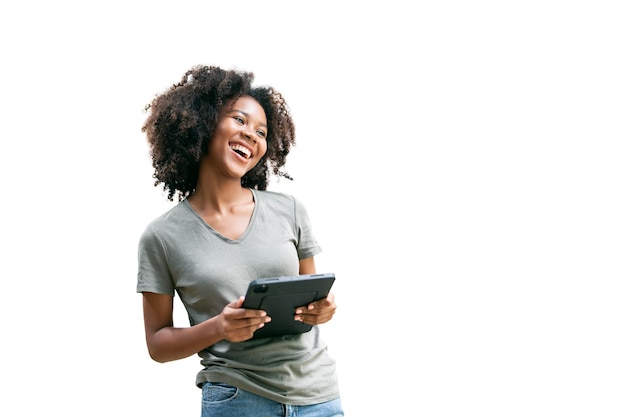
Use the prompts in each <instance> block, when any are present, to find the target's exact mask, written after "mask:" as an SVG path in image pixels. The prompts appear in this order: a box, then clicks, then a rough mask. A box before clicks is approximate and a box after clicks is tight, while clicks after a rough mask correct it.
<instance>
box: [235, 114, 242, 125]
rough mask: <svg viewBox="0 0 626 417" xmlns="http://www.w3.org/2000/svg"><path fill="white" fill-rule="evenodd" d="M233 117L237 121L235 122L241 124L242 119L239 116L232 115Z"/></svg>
mask: <svg viewBox="0 0 626 417" xmlns="http://www.w3.org/2000/svg"><path fill="white" fill-rule="evenodd" d="M233 119H235V120H236V121H237V123H240V124H243V119H242V118H241V117H239V116H233Z"/></svg>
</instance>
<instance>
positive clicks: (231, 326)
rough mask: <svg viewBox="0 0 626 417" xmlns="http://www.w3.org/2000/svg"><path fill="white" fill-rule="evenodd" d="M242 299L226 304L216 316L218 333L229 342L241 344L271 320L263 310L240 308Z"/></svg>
mask: <svg viewBox="0 0 626 417" xmlns="http://www.w3.org/2000/svg"><path fill="white" fill-rule="evenodd" d="M243 300H244V297H239V299H238V300H235V301H233V302H231V303H230V304H228V305H227V306H226V307H224V309H223V310H222V313H221V314H220V315H219V316H218V326H219V327H220V333H221V334H222V335H223V337H224V339H225V340H228V341H229V342H243V341H244V340H248V339H250V338H251V337H252V336H253V335H254V332H255V331H257V330H259V329H260V328H261V327H263V326H265V323H269V322H270V321H271V320H272V319H271V317H269V316H268V315H267V313H266V312H265V311H263V310H253V309H249V308H242V307H241V306H242V305H243Z"/></svg>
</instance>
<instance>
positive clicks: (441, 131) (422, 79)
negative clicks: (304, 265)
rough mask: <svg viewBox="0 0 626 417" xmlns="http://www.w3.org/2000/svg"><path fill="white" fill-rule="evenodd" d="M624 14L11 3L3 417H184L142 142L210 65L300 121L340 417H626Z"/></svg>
mask: <svg viewBox="0 0 626 417" xmlns="http://www.w3.org/2000/svg"><path fill="white" fill-rule="evenodd" d="M620 3H621V2H618V1H613V2H611V1H602V0H595V1H551V0H544V1H524V2H502V1H475V2H463V1H437V2H408V1H407V2H400V1H377V2H366V1H364V2H356V1H355V2H342V1H334V2H326V1H317V2H296V1H290V2H288V1H280V2H279V1H265V2H261V1H237V2H228V1H220V2H215V1H196V2H192V1H180V0H179V1H176V2H174V1H171V2H164V1H150V2H148V1H142V2H139V1H135V2H133V1H126V2H115V1H109V2H78V1H77V2H69V1H55V2H52V1H51V2H44V1H38V2H37V1H34V2H6V3H4V5H3V6H0V44H1V46H2V48H1V54H2V64H0V77H1V78H0V82H1V83H2V84H1V87H0V106H1V107H0V126H1V131H0V132H1V133H0V141H1V142H0V143H1V148H0V175H1V176H2V180H3V193H2V197H1V198H2V201H1V206H0V209H1V210H2V214H1V216H0V222H1V223H0V227H1V229H0V236H1V240H2V249H1V252H0V256H1V265H0V267H1V272H0V273H1V275H2V283H3V294H2V302H1V303H0V309H1V311H0V314H1V317H2V326H1V329H2V342H1V343H0V349H1V350H0V361H1V362H0V367H1V368H0V369H2V371H1V372H0V379H1V380H2V382H3V387H4V388H3V391H2V395H1V398H2V399H1V400H0V414H2V415H5V416H32V415H42V414H54V415H56V414H57V413H58V415H63V416H84V415H91V416H109V415H117V416H154V417H157V416H172V415H176V416H197V415H199V412H200V391H199V390H198V389H197V388H195V387H194V378H195V374H196V372H197V371H198V370H199V361H198V359H197V358H195V357H192V358H188V359H185V360H182V361H178V362H174V363H167V364H158V363H156V362H153V361H152V360H151V359H150V358H149V356H148V354H147V351H146V348H145V342H144V336H143V323H142V317H141V296H140V295H138V294H136V293H135V284H136V282H135V275H136V249H137V241H138V237H139V235H140V233H141V232H142V231H143V228H144V227H145V225H146V224H147V223H148V222H149V221H150V220H152V219H153V218H154V217H156V216H157V215H159V214H160V213H162V212H163V211H165V210H167V209H168V208H169V207H171V204H169V203H167V202H166V199H165V196H164V195H163V193H162V192H161V190H160V189H159V188H155V187H153V186H152V182H153V180H152V178H151V175H152V168H151V166H150V161H149V158H148V154H147V152H148V149H147V145H146V142H145V138H144V137H143V135H142V133H141V131H140V128H141V125H142V122H143V120H144V118H145V114H144V113H143V112H142V110H143V108H144V106H145V105H146V104H147V103H148V102H149V101H150V100H151V99H152V97H153V96H154V95H155V94H157V93H159V92H160V91H162V90H163V89H165V88H168V87H169V86H170V85H171V84H173V83H175V82H177V81H178V80H179V79H180V77H181V76H182V75H183V73H184V72H185V71H186V70H187V69H188V68H189V67H191V66H192V65H195V64H215V65H220V66H223V67H226V68H229V67H237V68H240V69H245V70H249V71H253V72H255V74H256V77H257V78H256V79H257V82H258V83H259V84H270V85H272V86H274V87H276V88H277V89H278V90H279V91H281V92H282V93H283V94H284V95H285V97H286V99H287V101H288V103H289V104H290V107H291V109H292V113H293V116H294V119H295V121H296V127H297V138H298V145H297V147H296V148H295V150H294V151H293V152H292V154H291V155H290V159H289V162H288V165H287V170H288V171H289V173H290V174H291V175H292V176H293V177H295V181H294V182H292V183H288V182H286V181H285V180H282V181H280V182H278V183H275V184H274V185H273V187H272V188H273V189H275V190H280V191H286V192H289V193H292V194H294V195H295V196H297V197H298V198H299V199H301V200H302V201H303V202H304V203H305V204H306V205H307V207H308V209H309V213H310V215H311V218H312V220H313V224H314V228H315V232H316V236H317V238H318V240H319V241H320V243H321V244H322V246H323V247H324V252H323V253H322V254H321V255H320V256H319V257H318V261H317V263H318V270H320V271H334V272H335V273H336V274H337V278H338V279H337V282H336V285H335V293H336V297H337V302H338V304H339V310H338V313H337V315H336V317H335V319H334V320H333V322H331V323H328V324H326V325H324V328H323V330H322V332H323V335H324V337H325V339H326V341H327V342H328V344H329V349H330V353H331V354H332V355H333V356H334V357H335V358H336V359H337V361H338V371H339V377H340V383H341V389H342V396H343V398H342V399H343V403H344V408H345V411H346V413H347V415H348V416H351V417H355V416H428V417H435V416H466V415H480V416H483V417H485V416H498V417H501V416H507V417H509V416H524V417H527V416H603V417H608V416H624V415H625V414H626V400H625V397H624V392H626V355H624V352H625V351H626V335H625V332H624V328H625V326H624V321H625V318H626V307H625V306H626V304H625V303H624V296H625V294H624V291H625V289H626V284H625V283H624V278H625V267H624V259H625V258H624V254H625V249H626V242H625V239H626V220H625V216H624V213H625V212H626V196H625V185H626V184H625V179H626V167H625V165H626V164H625V163H624V161H625V157H626V152H625V151H626V146H625V145H624V139H625V135H624V133H625V128H624V126H625V123H624V114H625V113H624V111H625V110H626V81H625V80H626V77H625V75H624V74H626V60H625V51H626V49H625V47H626V29H625V27H626V26H625V25H624V21H625V18H626V15H625V14H624V12H623V11H622V10H621V9H620V8H619V7H618V6H619V5H620ZM177 324H179V325H186V324H187V322H186V317H185V315H184V312H181V311H180V310H179V309H178V307H177ZM9 410H11V411H9Z"/></svg>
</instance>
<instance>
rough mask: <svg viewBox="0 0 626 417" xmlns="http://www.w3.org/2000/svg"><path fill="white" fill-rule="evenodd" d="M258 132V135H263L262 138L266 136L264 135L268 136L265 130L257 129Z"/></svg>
mask: <svg viewBox="0 0 626 417" xmlns="http://www.w3.org/2000/svg"><path fill="white" fill-rule="evenodd" d="M256 134H257V135H259V136H261V137H262V138H264V137H266V136H267V133H265V132H264V131H262V130H257V131H256Z"/></svg>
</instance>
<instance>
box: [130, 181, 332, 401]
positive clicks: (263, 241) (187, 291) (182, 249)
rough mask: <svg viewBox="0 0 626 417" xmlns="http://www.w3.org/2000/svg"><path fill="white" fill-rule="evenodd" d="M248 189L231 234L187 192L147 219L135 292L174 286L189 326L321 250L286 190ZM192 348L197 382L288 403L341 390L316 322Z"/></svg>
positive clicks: (304, 215)
mask: <svg viewBox="0 0 626 417" xmlns="http://www.w3.org/2000/svg"><path fill="white" fill-rule="evenodd" d="M251 191H252V194H253V197H254V201H255V206H254V210H253V213H252V216H251V218H250V223H249V224H248V227H247V229H246V230H245V232H244V233H243V234H242V235H241V236H240V237H239V238H238V239H235V240H232V239H229V238H226V237H224V236H222V235H220V234H219V233H218V232H217V231H215V230H214V229H212V228H211V227H210V226H209V225H208V224H207V223H206V222H204V220H202V218H201V217H200V216H199V215H198V214H197V213H196V212H195V211H194V210H193V208H192V207H191V205H190V204H189V202H188V201H187V200H183V201H182V202H180V203H179V204H177V205H176V206H174V207H173V208H172V209H170V210H169V211H168V212H166V213H164V214H163V215H161V216H160V217H158V218H157V219H155V220H153V221H152V222H151V223H150V224H149V225H148V227H147V228H146V230H145V231H144V233H143V234H142V236H141V239H140V241H139V255H138V256H139V267H138V275H137V292H144V291H146V292H155V293H159V294H167V295H171V296H174V294H175V293H177V294H178V295H179V297H180V300H181V301H182V303H183V305H184V306H185V308H186V309H187V313H188V316H189V322H190V325H191V326H193V325H195V324H197V323H201V322H203V321H205V320H207V319H209V318H211V317H214V316H216V315H218V314H220V313H221V311H222V310H223V309H224V307H225V306H226V304H228V303H230V302H231V301H233V300H236V299H238V298H239V297H240V296H242V295H244V294H245V291H246V289H247V287H248V283H249V282H250V281H252V280H254V279H257V278H267V277H275V276H293V275H297V274H298V272H299V260H300V259H304V258H309V257H311V256H314V255H316V254H318V253H319V252H320V251H321V248H320V246H319V245H318V243H317V241H316V240H315V238H314V236H313V233H312V230H311V224H310V221H309V217H308V215H307V212H306V209H305V208H304V206H303V205H302V204H301V203H300V202H299V201H298V200H297V199H295V198H294V197H292V196H290V195H287V194H284V193H277V192H272V191H258V190H251ZM198 355H199V356H200V357H201V364H202V366H203V369H202V370H200V371H199V372H198V374H197V376H196V385H198V386H202V384H203V383H204V382H206V381H210V382H223V383H227V384H231V385H234V386H236V387H238V388H241V389H244V390H246V391H249V392H252V393H254V394H257V395H261V396H263V397H266V398H269V399H271V400H274V401H278V402H281V403H285V404H291V405H307V404H315V403H320V402H325V401H330V400H333V399H336V398H338V397H339V388H338V384H337V379H336V375H335V361H334V360H333V359H332V358H331V357H330V356H329V355H328V352H327V348H326V344H325V343H324V342H323V341H322V340H321V339H320V334H319V328H318V326H313V329H312V330H311V331H309V332H307V333H303V334H301V335H291V336H282V337H271V338H263V339H258V340H248V341H245V342H239V343H232V342H228V341H226V340H223V341H221V342H218V343H216V344H215V345H212V346H208V347H207V348H206V349H205V350H203V351H201V352H199V353H198Z"/></svg>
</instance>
